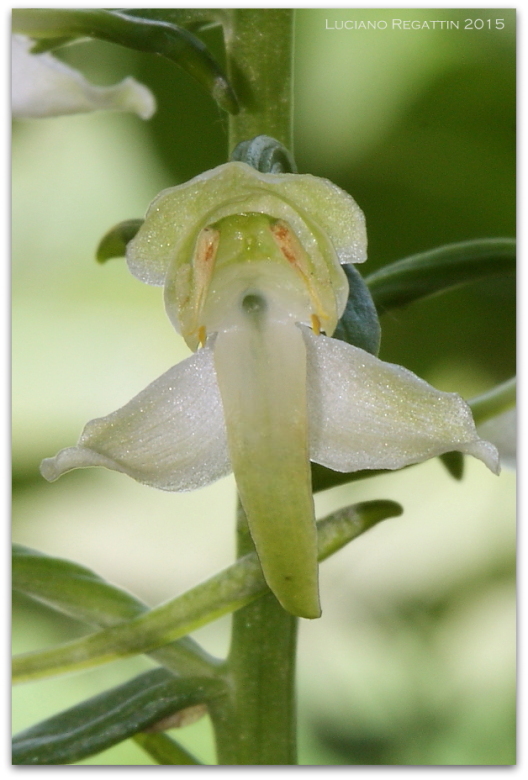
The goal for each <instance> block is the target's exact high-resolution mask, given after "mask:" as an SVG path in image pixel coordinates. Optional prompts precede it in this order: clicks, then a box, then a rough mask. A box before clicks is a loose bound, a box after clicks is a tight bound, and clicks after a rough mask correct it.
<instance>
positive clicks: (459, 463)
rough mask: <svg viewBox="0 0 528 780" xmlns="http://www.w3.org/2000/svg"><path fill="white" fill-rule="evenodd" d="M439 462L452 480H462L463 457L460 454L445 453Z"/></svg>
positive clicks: (455, 452)
mask: <svg viewBox="0 0 528 780" xmlns="http://www.w3.org/2000/svg"><path fill="white" fill-rule="evenodd" d="M440 460H441V461H442V463H443V464H444V466H445V467H446V469H447V470H448V471H449V473H450V474H451V476H452V477H453V478H454V479H462V477H463V476H464V456H463V455H462V453H461V452H457V451H453V452H445V453H444V454H443V455H440Z"/></svg>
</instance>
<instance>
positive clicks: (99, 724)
mask: <svg viewBox="0 0 528 780" xmlns="http://www.w3.org/2000/svg"><path fill="white" fill-rule="evenodd" d="M222 695H225V686H224V683H222V682H221V681H220V680H211V679H208V678H201V677H198V678H185V679H183V678H178V677H175V676H174V675H173V674H171V672H169V671H167V670H166V669H155V670H153V671H150V672H146V673H144V674H141V675H139V676H138V677H135V678H134V679H133V680H129V681H128V682H126V683H124V684H123V685H119V686H117V687H116V688H112V689H111V690H109V691H105V692H104V693H100V694H98V695H97V696H93V697H92V698H90V699H88V700H86V701H84V702H82V703H81V704H78V705H76V706H75V707H71V708H70V709H68V710H65V711H64V712H61V713H59V714H58V715H54V716H53V717H51V718H49V719H47V720H45V721H43V722H42V723H39V724H37V725H35V726H31V727H30V728H28V729H26V730H25V731H22V732H20V733H19V734H17V735H15V737H14V738H13V764H24V765H37V764H39V765H41V764H46V765H50V764H72V763H75V762H77V761H80V760H82V759H83V758H87V757H88V756H92V755H94V754H96V753H100V752H101V751H102V750H106V749H107V748H109V747H112V745H116V744H118V743H119V742H122V741H123V740H125V739H128V738H129V737H131V736H133V735H134V734H137V733H138V732H140V731H143V730H144V729H146V728H148V727H150V726H152V725H154V724H155V723H157V722H158V721H160V720H161V719H162V718H166V717H168V716H169V715H172V714H174V713H175V712H178V711H179V710H182V709H185V708H186V707H191V706H193V705H196V704H201V703H203V702H207V701H209V700H211V698H215V697H218V696H222ZM196 763H198V762H196Z"/></svg>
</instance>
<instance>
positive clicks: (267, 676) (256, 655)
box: [211, 508, 297, 766]
mask: <svg viewBox="0 0 528 780" xmlns="http://www.w3.org/2000/svg"><path fill="white" fill-rule="evenodd" d="M237 532H238V554H239V555H240V556H241V555H245V554H246V553H248V552H250V551H251V550H252V549H254V547H253V542H252V541H251V537H250V535H249V531H248V527H247V520H246V518H245V515H244V512H243V510H242V509H241V508H240V509H239V513H238V529H237ZM296 639H297V618H295V617H293V616H292V615H290V614H289V613H287V612H285V611H284V610H283V608H282V607H281V606H280V604H279V603H278V601H277V599H276V598H275V596H273V594H272V593H270V594H268V595H266V596H264V597H262V598H260V599H257V600H256V601H254V602H253V603H251V604H248V606H247V607H243V608H242V609H240V610H238V612H236V613H235V614H234V616H233V631H232V638H231V649H230V653H229V657H228V660H227V664H226V678H227V680H228V682H229V685H230V689H231V701H230V703H229V705H228V706H229V710H228V711H226V703H225V701H223V702H221V707H222V713H218V715H219V716H220V717H215V714H216V713H214V712H212V713H211V715H212V718H213V722H214V724H215V728H216V737H217V748H218V763H219V764H223V765H226V764H229V765H245V766H256V765H288V764H296V763H297V759H296V754H297V750H296V714H295V656H296ZM221 715H223V717H221Z"/></svg>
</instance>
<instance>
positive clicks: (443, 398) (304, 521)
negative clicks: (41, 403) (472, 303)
mask: <svg viewBox="0 0 528 780" xmlns="http://www.w3.org/2000/svg"><path fill="white" fill-rule="evenodd" d="M366 243H367V239H366V229H365V221H364V217H363V214H362V212H361V210H360V209H359V207H358V206H357V204H356V203H355V201H354V200H353V199H352V198H351V197H350V196H349V195H348V194H347V193H345V192H343V191H342V190H340V189H339V188H338V187H336V186H335V185H334V184H332V183H331V182H329V181H327V180H325V179H320V178H316V177H313V176H310V175H297V174H286V173H285V174H272V173H260V172H259V171H257V170H255V169H253V168H252V167H250V166H249V165H247V164H246V163H243V162H230V163H227V164H225V165H221V166H220V167H218V168H215V169H213V170H212V171H208V172H206V173H204V174H201V175H200V176H198V177H196V178H194V179H192V180H191V181H189V182H187V183H185V184H182V185H180V186H178V187H174V188H171V189H168V190H165V191H163V192H162V193H161V194H160V195H159V196H158V197H157V198H156V199H155V200H154V202H153V203H152V205H151V207H150V209H149V211H148V213H147V216H146V219H145V221H144V223H143V225H142V227H141V229H140V230H139V232H138V234H137V235H136V237H135V238H134V239H133V240H132V241H131V242H130V243H129V244H128V248H127V261H128V265H129V268H130V270H131V272H132V273H133V274H134V275H135V276H136V277H138V278H139V279H141V280H142V281H144V282H147V283H148V284H155V285H164V288H165V305H166V310H167V313H168V316H169V318H170V319H171V321H172V323H173V324H174V326H175V328H176V329H177V330H178V331H179V332H180V333H181V334H182V335H183V337H184V338H185V340H186V342H187V344H188V345H189V346H190V347H191V349H193V350H197V351H196V354H194V355H193V356H191V357H189V358H188V359H186V360H184V361H183V362H181V363H179V364H178V365H176V366H174V367H173V368H171V369H170V370H169V371H167V373H165V374H164V375H163V376H161V377H160V378H159V379H157V380H156V381H155V382H153V383H152V384H151V385H149V386H148V387H147V388H146V389H145V390H143V392H141V393H140V394H139V395H137V396H136V397H135V398H133V399H132V401H130V402H129V403H128V404H126V405H125V406H124V407H123V408H122V409H119V410H118V411H116V412H113V413H112V414H110V415H108V416H107V417H103V418H101V419H96V420H92V421H91V422H89V423H88V424H87V426H86V427H85V429H84V432H83V433H82V436H81V438H80V440H79V443H78V444H77V446H75V447H70V448H68V449H65V450H62V451H61V452H59V453H58V454H57V455H56V456H55V457H54V458H50V459H46V460H44V461H43V463H42V466H41V470H42V474H43V475H44V477H45V478H46V479H48V480H50V481H51V480H54V479H57V478H58V477H59V476H60V475H61V474H63V473H64V472H66V471H68V470H70V469H74V468H80V467H86V466H105V467H107V468H109V469H113V470H115V471H121V472H124V473H126V474H128V475H129V476H131V477H133V478H134V479H136V480H138V481H139V482H142V483H144V484H146V485H152V486H154V487H157V488H160V489H162V490H171V491H183V490H192V489H195V488H198V487H201V486H203V485H207V484H209V483H211V482H213V481H214V480H217V479H218V478H220V477H222V476H224V475H226V474H228V473H229V472H230V471H231V470H232V471H233V472H234V475H235V479H236V482H237V487H238V491H239V494H240V499H241V502H242V505H243V507H244V509H245V512H246V515H247V518H248V524H249V528H250V531H251V534H252V537H253V540H254V542H255V546H256V549H257V552H258V555H259V558H260V560H261V564H262V567H263V572H264V575H265V577H266V580H267V582H268V585H269V586H270V588H271V590H272V591H273V592H274V593H275V595H276V596H277V598H278V599H279V601H280V602H281V604H282V605H283V607H284V608H285V609H286V610H288V611H290V612H292V613H294V614H296V615H301V616H303V617H308V618H314V617H318V616H319V615H320V611H321V610H320V604H319V595H318V571H317V534H316V527H315V518H314V506H313V498H312V489H311V473H310V460H312V461H314V462H315V463H319V464H322V465H323V466H327V467H328V468H330V469H333V470H336V471H342V472H350V471H355V470H359V469H399V468H402V467H403V466H406V465H408V464H411V463H419V462H421V461H424V460H426V459H428V458H432V457H434V456H436V455H440V454H442V453H445V452H448V451H451V450H459V451H461V452H463V453H467V454H470V455H473V456H475V457H477V458H479V459H480V460H482V461H483V462H484V463H485V464H486V465H487V466H488V467H489V468H490V469H491V470H492V471H493V472H495V473H498V470H499V466H498V455H497V451H496V450H495V448H494V446H493V445H492V444H490V443H488V442H486V441H483V440H481V439H480V438H479V436H478V435H477V432H476V430H475V425H474V423H473V419H472V415H471V411H470V409H469V407H468V406H467V404H466V403H465V402H464V401H463V400H462V398H460V397H459V396H457V395H456V394H453V393H444V392H440V391H438V390H436V389H434V388H433V387H431V386H430V385H429V384H427V383H426V382H424V381H423V380H422V379H419V378H418V377H417V376H415V375H414V374H412V373H411V372H410V371H408V370H406V369H405V368H402V367H400V366H396V365H391V364H389V363H385V362H382V361H381V360H379V359H378V358H377V357H375V356H374V355H373V354H370V353H369V352H367V351H365V350H364V349H361V348H358V347H355V346H352V345H351V344H348V343H345V342H343V341H338V340H337V339H333V338H331V336H332V334H333V332H334V330H335V328H336V325H337V323H338V320H339V318H340V316H341V314H342V313H343V311H344V309H345V306H346V304H347V299H348V282H347V277H346V275H345V273H344V271H343V269H342V267H341V264H342V263H361V262H363V261H364V260H365V259H366ZM200 346H201V349H200Z"/></svg>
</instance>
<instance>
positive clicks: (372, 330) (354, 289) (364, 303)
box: [332, 263, 381, 355]
mask: <svg viewBox="0 0 528 780" xmlns="http://www.w3.org/2000/svg"><path fill="white" fill-rule="evenodd" d="M342 268H343V271H344V272H345V274H346V276H347V279H348V287H349V292H348V300H347V305H346V308H345V311H344V312H343V315H342V317H341V319H340V320H339V322H338V323H337V328H336V329H335V331H334V333H333V334H332V338H334V339H340V340H341V341H346V342H347V344H352V345H353V346H354V347H360V348H361V349H364V350H365V351H366V352H370V353H371V354H372V355H377V354H378V352H379V347H380V339H381V328H380V324H379V319H378V314H377V311H376V307H375V306H374V301H373V300H372V296H371V294H370V291H369V288H368V287H367V285H366V284H365V282H364V281H363V277H362V276H361V274H360V273H359V271H358V270H357V268H356V267H355V266H354V265H352V264H351V263H350V264H346V265H343V266H342Z"/></svg>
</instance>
